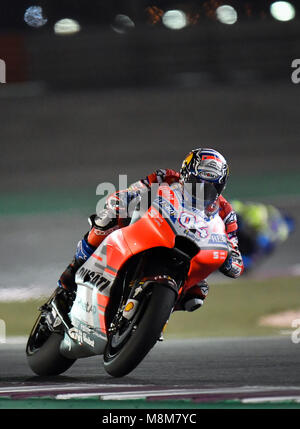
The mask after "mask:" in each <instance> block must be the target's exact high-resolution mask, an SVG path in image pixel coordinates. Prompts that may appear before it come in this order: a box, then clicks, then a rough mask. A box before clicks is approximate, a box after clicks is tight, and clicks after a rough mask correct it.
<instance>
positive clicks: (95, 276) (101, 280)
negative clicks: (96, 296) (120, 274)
mask: <svg viewBox="0 0 300 429" xmlns="http://www.w3.org/2000/svg"><path fill="white" fill-rule="evenodd" d="M78 274H79V276H81V278H82V280H83V281H84V282H85V283H90V284H91V285H93V286H96V287H97V288H99V289H100V290H103V289H105V288H106V287H107V286H108V285H109V284H110V281H109V280H107V279H106V278H105V277H103V275H102V274H100V273H95V272H94V271H91V270H89V269H87V268H84V267H82V268H80V270H79V272H78Z"/></svg>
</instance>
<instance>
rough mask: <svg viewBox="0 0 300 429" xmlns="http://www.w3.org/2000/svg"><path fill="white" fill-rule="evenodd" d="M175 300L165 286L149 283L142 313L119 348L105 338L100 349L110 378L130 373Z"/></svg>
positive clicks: (172, 292)
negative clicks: (148, 292)
mask: <svg viewBox="0 0 300 429" xmlns="http://www.w3.org/2000/svg"><path fill="white" fill-rule="evenodd" d="M175 300H176V292H175V291H173V290H172V289H171V288H169V287H167V286H162V285H161V284H159V285H153V290H152V293H151V295H150V297H149V300H148V302H147V305H146V308H145V309H144V314H142V315H141V317H140V319H139V321H138V322H137V323H136V325H135V330H134V331H132V333H131V336H130V337H129V339H128V340H127V342H126V343H125V345H124V346H123V347H121V349H120V350H117V351H115V350H113V348H112V346H111V341H110V339H109V341H108V345H107V347H106V349H105V352H104V368H105V370H106V372H107V373H108V374H110V375H112V376H114V377H122V376H124V375H126V374H128V373H130V372H131V371H132V370H133V369H134V368H136V366H137V365H138V364H139V363H140V362H141V361H142V360H143V359H144V357H145V356H146V354H147V353H148V352H149V351H150V350H151V348H152V347H153V346H154V345H155V343H156V341H157V340H158V338H159V337H160V335H161V332H162V330H163V327H164V326H165V324H166V322H167V321H168V319H169V317H170V314H171V311H172V309H173V307H174V304H175Z"/></svg>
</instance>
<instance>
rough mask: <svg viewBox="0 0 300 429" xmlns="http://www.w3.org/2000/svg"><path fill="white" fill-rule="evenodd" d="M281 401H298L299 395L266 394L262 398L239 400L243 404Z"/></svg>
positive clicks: (299, 400) (299, 399)
mask: <svg viewBox="0 0 300 429" xmlns="http://www.w3.org/2000/svg"><path fill="white" fill-rule="evenodd" d="M283 401H294V402H299V403H300V396H296V395H295V396H266V397H264V398H261V397H260V398H244V399H241V402H243V403H244V404H257V403H261V402H283Z"/></svg>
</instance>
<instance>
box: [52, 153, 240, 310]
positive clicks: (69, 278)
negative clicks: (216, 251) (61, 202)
mask: <svg viewBox="0 0 300 429" xmlns="http://www.w3.org/2000/svg"><path fill="white" fill-rule="evenodd" d="M228 172H229V168H228V165H227V162H226V160H225V158H224V157H223V156H222V155H221V154H220V153H219V152H217V151H216V150H214V149H194V150H192V151H191V152H190V153H189V154H188V155H187V156H186V158H185V159H184V161H183V163H182V167H181V169H180V172H179V173H178V172H176V171H174V170H171V169H159V170H156V171H155V172H153V173H152V174H150V175H149V176H146V178H144V179H141V180H139V181H138V182H136V183H134V184H132V185H131V186H130V187H129V188H128V189H126V190H121V191H118V192H116V193H114V194H112V195H110V196H109V197H108V198H107V200H106V204H105V208H104V209H103V210H102V211H101V212H100V213H99V214H97V215H92V216H91V217H90V218H89V223H90V230H89V231H88V232H87V233H86V234H85V235H84V237H83V238H82V239H81V240H80V241H79V242H78V245H77V249H76V252H75V255H74V258H73V260H72V262H71V263H70V264H69V265H68V266H67V268H66V270H65V271H64V272H63V273H62V275H61V276H60V279H59V281H58V285H59V288H58V289H57V293H58V295H61V297H62V298H63V299H64V300H65V302H69V305H71V303H72V299H74V295H75V294H74V292H75V291H76V288H77V286H76V283H75V273H76V271H77V270H78V268H79V267H80V266H81V265H82V264H83V263H84V262H85V261H86V260H87V259H88V258H89V257H90V256H91V255H92V253H93V252H94V251H95V249H96V248H97V247H98V246H99V245H100V244H101V243H102V241H103V240H104V239H105V238H106V237H107V236H108V235H109V234H110V233H111V232H113V231H114V230H116V229H119V228H122V227H124V226H126V225H128V224H129V221H130V219H126V218H125V219H124V217H123V216H121V215H120V214H121V212H122V210H123V208H124V206H125V205H126V204H128V203H129V202H130V201H132V200H133V199H136V198H137V196H138V195H139V194H142V193H145V192H148V191H150V190H151V186H152V185H153V184H159V185H160V184H162V183H167V184H168V185H171V184H172V183H174V182H179V183H180V184H181V185H184V184H187V183H189V184H192V185H191V186H192V189H193V186H194V185H196V184H197V183H202V184H203V187H204V200H206V201H208V202H209V205H208V206H207V210H209V211H211V212H212V213H213V212H214V211H215V209H217V210H218V212H219V215H220V217H221V219H222V220H223V222H224V225H225V230H226V234H227V237H228V243H229V246H230V249H231V255H229V257H228V258H227V260H226V261H225V262H224V264H223V265H222V267H221V268H220V271H221V272H222V273H223V274H225V275H226V276H228V277H232V278H237V277H239V276H240V275H241V274H242V273H243V270H244V265H243V260H242V257H241V252H240V250H239V246H238V238H237V229H238V225H237V217H236V213H235V211H234V210H233V208H232V206H231V205H230V204H229V202H228V201H227V200H226V199H225V198H224V197H223V196H222V195H221V194H222V191H223V190H224V188H225V186H226V183H227V179H228ZM207 293H208V284H207V282H206V280H203V281H202V282H201V283H199V284H196V285H194V286H193V287H191V288H189V289H188V290H187V292H186V293H185V295H184V296H183V297H181V299H180V301H179V303H177V304H176V307H175V310H186V311H194V310H196V309H197V308H199V307H201V306H202V304H203V301H204V300H205V298H206V296H207Z"/></svg>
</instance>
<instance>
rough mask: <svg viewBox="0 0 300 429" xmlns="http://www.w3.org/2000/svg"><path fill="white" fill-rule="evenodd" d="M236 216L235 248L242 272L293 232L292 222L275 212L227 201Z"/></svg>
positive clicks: (290, 219) (270, 207) (285, 216)
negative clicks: (238, 255) (242, 262)
mask: <svg viewBox="0 0 300 429" xmlns="http://www.w3.org/2000/svg"><path fill="white" fill-rule="evenodd" d="M231 205H232V207H233V208H234V210H235V212H236V214H237V221H238V231H237V236H238V240H239V248H240V251H241V254H242V256H243V261H244V267H245V270H246V271H249V270H251V269H252V268H253V267H255V266H256V265H257V264H258V263H260V262H262V261H263V259H264V257H267V256H268V255H270V254H271V253H272V252H273V251H274V250H275V248H276V247H277V246H278V245H279V244H280V243H283V242H284V241H285V240H286V239H287V238H288V236H289V235H290V233H291V232H292V231H293V229H294V220H293V219H292V218H291V217H290V216H289V215H287V214H283V213H281V211H280V210H279V209H277V208H276V207H274V206H272V205H270V204H262V203H254V202H241V201H239V200H233V201H231Z"/></svg>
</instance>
